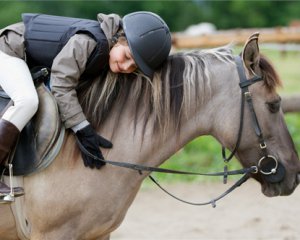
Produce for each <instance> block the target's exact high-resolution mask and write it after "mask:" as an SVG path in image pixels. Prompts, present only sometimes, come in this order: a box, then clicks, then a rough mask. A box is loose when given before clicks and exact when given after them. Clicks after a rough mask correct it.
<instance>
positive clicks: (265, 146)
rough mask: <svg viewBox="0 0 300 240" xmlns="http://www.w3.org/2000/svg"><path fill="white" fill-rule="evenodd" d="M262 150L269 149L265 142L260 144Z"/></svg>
mask: <svg viewBox="0 0 300 240" xmlns="http://www.w3.org/2000/svg"><path fill="white" fill-rule="evenodd" d="M259 146H260V148H261V149H265V148H267V144H266V143H265V142H263V143H260V144H259Z"/></svg>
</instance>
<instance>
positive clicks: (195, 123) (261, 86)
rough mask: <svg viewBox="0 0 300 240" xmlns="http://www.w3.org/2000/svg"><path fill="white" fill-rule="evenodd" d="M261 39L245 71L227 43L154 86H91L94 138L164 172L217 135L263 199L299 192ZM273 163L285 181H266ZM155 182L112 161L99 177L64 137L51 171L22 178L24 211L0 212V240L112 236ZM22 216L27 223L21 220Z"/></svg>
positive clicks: (170, 63) (124, 157) (179, 56)
mask: <svg viewBox="0 0 300 240" xmlns="http://www.w3.org/2000/svg"><path fill="white" fill-rule="evenodd" d="M258 38H259V34H257V33H255V34H253V35H251V36H250V37H249V39H248V40H247V41H246V42H245V45H244V48H243V49H242V52H241V56H240V59H241V64H240V65H239V68H237V65H236V63H235V61H234V59H235V58H234V54H233V50H232V47H231V46H229V45H228V46H223V47H220V48H216V49H207V50H192V51H186V52H178V53H173V54H171V55H170V56H169V58H168V60H167V61H166V62H165V63H164V65H163V66H162V67H161V68H160V69H158V70H157V71H156V73H155V75H154V77H153V79H152V80H149V79H148V80H147V79H144V78H143V79H141V78H140V77H139V75H134V76H135V77H134V79H133V77H132V76H127V75H126V76H125V75H120V78H119V79H118V81H117V82H114V83H109V84H106V83H103V82H101V83H99V82H100V81H93V82H92V83H90V87H89V88H88V89H89V90H87V91H86V92H84V91H83V94H82V95H81V96H80V99H81V100H80V101H81V103H82V106H83V109H84V112H85V113H86V115H87V117H88V119H89V121H90V122H91V123H92V124H93V126H94V127H95V128H96V129H97V132H98V133H99V134H101V135H102V136H104V137H106V138H107V139H111V140H112V142H113V144H114V145H113V148H112V149H103V154H104V157H105V159H110V160H114V161H119V162H127V163H131V164H139V165H145V166H153V167H158V166H159V165H161V164H162V163H163V162H164V161H166V160H167V159H168V158H169V157H170V156H171V155H173V154H174V153H176V152H177V151H178V150H179V149H180V148H182V147H183V146H184V145H185V144H187V143H188V142H189V141H191V140H192V139H194V138H196V137H199V136H203V135H211V136H213V137H214V138H215V139H217V141H219V142H220V143H221V144H222V146H224V147H225V148H227V149H229V150H231V151H233V152H234V155H235V157H236V158H237V159H238V160H239V162H240V163H241V165H242V166H244V167H247V168H249V167H252V166H255V169H256V170H257V171H255V172H251V173H249V176H251V177H253V178H254V179H256V180H257V181H258V182H259V183H260V185H261V189H262V193H263V194H264V195H266V196H268V197H273V196H279V195H289V194H291V193H292V192H293V191H294V190H295V188H296V186H297V185H298V179H299V172H300V164H299V159H298V155H297V152H296V150H295V146H294V143H293V141H292V138H291V136H290V134H289V132H288V129H287V126H286V123H285V121H284V115H283V112H282V109H281V106H280V97H279V95H278V94H277V92H276V88H277V87H278V86H280V84H281V81H280V80H279V77H278V75H277V73H276V71H275V70H274V68H273V67H272V65H271V63H270V61H268V60H267V59H266V58H265V57H264V56H262V55H261V54H260V52H259V47H258ZM238 69H239V70H238ZM239 71H243V72H244V74H245V76H246V81H244V84H245V83H246V84H247V83H248V82H249V84H248V85H249V86H247V88H248V90H249V91H247V92H246V93H245V94H244V95H245V96H246V98H245V101H248V100H249V98H248V97H249V96H250V95H251V96H252V98H251V99H252V100H251V103H252V104H249V105H248V104H246V105H245V106H244V109H243V112H244V116H243V125H242V128H241V129H240V127H239V126H240V121H241V120H240V116H241V111H242V110H241V108H240V102H241V101H242V97H241V88H240V76H239V74H240V73H239ZM258 76H260V77H261V78H260V80H261V81H258ZM247 79H248V80H247ZM108 82H109V81H108ZM250 93H251V94H250ZM253 113H254V115H253ZM253 126H254V127H253ZM240 130H241V131H240ZM259 130H261V133H262V134H259V133H260V131H259ZM239 132H241V134H240V135H241V137H240V141H239V143H238V147H237V148H236V149H235V146H236V143H237V135H238V133H239ZM262 136H263V137H262ZM261 139H263V142H262V141H261ZM266 149H267V156H266V155H265V151H266ZM264 162H265V163H266V164H264ZM269 164H271V165H272V164H275V165H276V168H277V167H278V169H279V166H280V167H281V169H284V174H281V176H280V179H279V180H278V181H273V180H270V179H268V178H267V177H265V176H264V175H268V174H273V173H274V172H273V170H274V168H273V167H271V169H270V172H266V173H265V174H264V171H266V170H265V169H268V167H266V168H264V167H261V169H259V167H260V166H261V165H269ZM275 170H276V169H275ZM148 175H149V172H145V171H135V170H132V169H127V168H122V167H118V166H114V165H111V164H106V165H105V166H103V167H102V168H101V169H100V170H96V169H93V170H92V169H90V168H86V167H84V165H83V162H82V159H81V154H80V151H79V149H78V146H77V144H76V140H75V137H74V135H73V134H71V133H69V132H68V131H67V132H66V134H65V137H64V143H63V146H62V148H61V150H60V152H59V154H58V155H57V157H56V158H55V160H54V161H53V162H52V163H51V164H50V166H48V167H47V168H46V169H45V170H43V171H40V172H38V173H33V174H30V175H28V176H24V179H23V182H24V189H25V195H24V196H23V197H20V198H17V200H16V203H17V201H21V202H22V204H21V207H16V206H17V205H16V206H15V204H16V203H14V204H11V205H7V204H6V205H0V212H1V215H0V223H1V224H0V239H2V240H10V239H31V240H41V239H47V240H51V239H55V240H65V239H73V240H79V239H80V240H92V239H101V240H102V239H109V238H110V233H111V232H112V231H114V230H115V229H116V228H117V227H118V226H119V225H120V224H121V222H122V220H123V219H124V217H125V215H126V212H127V210H128V208H129V206H130V205H131V203H132V202H133V200H134V198H135V196H136V194H137V192H138V190H139V188H140V186H141V183H142V182H143V180H144V179H145V178H146V177H147V176H148ZM18 212H21V213H22V214H19V215H22V216H23V218H24V219H21V220H20V219H19V220H17V219H15V216H16V215H18V214H16V213H18ZM20 222H21V223H20ZM21 225H23V228H26V229H27V232H25V233H24V231H21V230H20V229H21V227H20V226H21Z"/></svg>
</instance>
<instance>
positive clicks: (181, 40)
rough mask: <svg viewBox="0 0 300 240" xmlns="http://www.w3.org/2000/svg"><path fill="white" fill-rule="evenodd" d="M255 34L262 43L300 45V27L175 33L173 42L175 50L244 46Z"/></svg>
mask: <svg viewBox="0 0 300 240" xmlns="http://www.w3.org/2000/svg"><path fill="white" fill-rule="evenodd" d="M254 32H259V33H260V38H259V39H260V43H300V27H277V28H261V29H259V28H251V29H250V28H249V29H235V30H226V31H217V32H214V33H211V34H205V35H199V36H187V35H184V34H182V33H173V34H172V41H173V47H174V48H209V47H218V46H223V45H226V44H229V43H234V44H244V43H245V41H246V39H247V38H248V37H249V36H250V35H251V34H252V33H254Z"/></svg>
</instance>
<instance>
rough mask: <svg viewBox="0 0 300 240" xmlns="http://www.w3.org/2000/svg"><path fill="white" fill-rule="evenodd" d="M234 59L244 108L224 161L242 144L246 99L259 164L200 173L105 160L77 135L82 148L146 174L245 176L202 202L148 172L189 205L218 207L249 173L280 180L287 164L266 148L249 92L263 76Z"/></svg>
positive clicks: (244, 180) (96, 158)
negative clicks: (187, 198)
mask: <svg viewBox="0 0 300 240" xmlns="http://www.w3.org/2000/svg"><path fill="white" fill-rule="evenodd" d="M235 63H236V66H237V71H238V74H239V78H240V83H239V86H240V88H241V112H240V123H239V131H238V135H237V141H236V144H235V147H234V149H233V151H232V152H231V154H230V156H229V157H226V154H225V147H222V156H223V160H224V162H225V163H228V162H229V161H230V160H231V159H232V158H233V156H234V155H235V153H236V151H237V149H238V147H239V145H240V142H241V137H242V130H243V123H244V109H245V102H247V105H248V107H249V110H250V113H251V118H252V123H253V127H254V131H255V134H256V136H257V137H258V140H259V147H260V149H261V150H262V152H263V155H264V156H263V157H262V158H261V159H260V160H259V161H258V164H257V166H251V167H249V168H243V169H239V170H233V171H228V170H227V165H225V167H224V171H223V172H215V173H200V172H188V171H179V170H172V169H166V168H157V167H150V166H145V165H140V164H133V163H128V162H117V161H111V160H104V159H100V158H98V157H97V156H94V155H93V154H91V153H90V152H89V151H87V150H86V149H85V147H84V146H83V145H82V144H81V143H80V141H79V140H78V139H77V138H76V140H77V143H78V146H79V148H80V150H81V151H83V152H84V153H85V154H87V155H89V156H90V157H92V158H93V159H95V160H97V161H101V162H104V163H107V164H110V165H113V166H118V167H123V168H128V169H132V170H135V171H138V173H139V174H143V172H159V173H166V174H182V175H202V176H223V182H224V183H226V182H227V177H228V176H229V175H239V174H243V176H242V177H241V178H240V179H239V180H238V181H237V182H235V183H234V184H233V185H232V186H231V187H230V188H229V189H228V190H226V191H225V192H224V193H223V194H221V195H219V196H218V197H216V198H214V199H212V200H210V201H207V202H202V203H194V202H188V201H185V200H182V199H180V198H178V197H176V196H174V195H173V194H171V193H170V192H168V191H167V190H166V189H165V188H163V187H162V186H161V185H160V184H159V183H158V182H157V181H156V180H155V179H154V178H153V177H152V176H151V175H149V178H150V179H151V180H152V181H153V182H154V183H155V184H156V185H157V186H158V187H159V188H160V189H162V190H163V191H164V192H165V193H167V194H168V195H170V196H171V197H173V198H175V199H177V200H179V201H181V202H184V203H187V204H190V205H195V206H203V205H209V204H211V205H212V207H216V202H217V201H218V200H220V199H222V198H223V197H225V196H226V195H227V194H229V193H230V192H232V191H233V190H234V189H236V188H237V187H239V186H241V185H242V184H243V183H244V182H246V181H247V180H248V179H249V178H250V174H257V173H258V172H259V173H261V174H262V175H263V176H264V178H265V179H266V181H268V182H270V183H277V182H280V181H281V180H282V179H283V177H284V173H285V170H284V167H283V166H282V165H281V164H280V163H279V162H278V160H277V159H276V158H275V157H274V156H272V155H269V154H268V152H267V145H266V143H265V141H264V137H263V134H262V131H261V128H260V125H259V123H258V120H257V117H256V114H255V111H254V107H253V102H252V97H251V93H250V92H249V89H248V87H249V86H250V85H252V84H254V83H256V82H259V81H261V80H262V77H260V76H255V77H253V78H251V79H247V78H246V75H245V72H244V68H243V62H242V59H241V57H240V56H236V57H235ZM75 137H76V136H75ZM278 170H279V171H278Z"/></svg>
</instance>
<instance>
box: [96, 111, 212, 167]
mask: <svg viewBox="0 0 300 240" xmlns="http://www.w3.org/2000/svg"><path fill="white" fill-rule="evenodd" d="M127 108H128V109H125V110H124V111H123V114H122V116H121V119H118V120H119V126H118V128H117V130H116V131H115V133H114V136H113V138H112V142H113V146H114V147H113V149H112V150H109V152H108V156H107V157H108V158H109V159H111V160H115V161H118V160H119V161H127V162H133V163H140V164H145V165H149V166H158V165H160V164H161V163H162V162H164V161H165V160H166V159H168V158H169V157H170V156H171V155H173V154H174V153H175V152H176V151H178V150H179V149H180V148H181V147H183V146H184V145H185V144H186V143H187V142H189V141H190V140H192V139H193V138H195V137H197V136H200V135H202V134H206V133H207V128H206V127H205V128H204V126H208V124H200V122H202V123H203V121H204V120H203V119H201V117H199V116H201V115H202V114H201V109H198V112H197V113H196V112H195V111H193V112H192V113H193V114H192V113H191V114H190V115H185V116H184V117H185V119H184V121H183V124H182V125H181V127H180V130H179V132H178V133H176V132H175V131H174V129H169V130H167V131H166V132H165V133H164V135H163V136H161V135H160V134H159V133H157V134H153V132H152V127H151V126H152V120H151V119H150V120H149V122H148V125H147V127H146V130H145V132H144V131H143V124H144V122H143V121H140V122H138V124H137V126H136V127H134V121H133V116H132V114H131V113H130V106H127ZM203 116H205V113H203ZM115 120H116V119H115V117H114V116H112V117H111V118H110V119H109V120H108V121H107V123H106V124H105V126H104V127H103V128H102V129H101V130H100V134H104V136H105V137H107V138H108V139H111V137H112V133H111V129H113V127H114V126H113V125H114V124H115V123H116V121H115Z"/></svg>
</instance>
